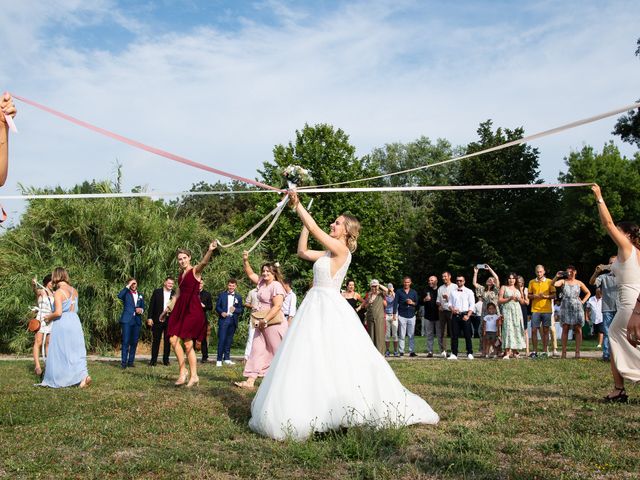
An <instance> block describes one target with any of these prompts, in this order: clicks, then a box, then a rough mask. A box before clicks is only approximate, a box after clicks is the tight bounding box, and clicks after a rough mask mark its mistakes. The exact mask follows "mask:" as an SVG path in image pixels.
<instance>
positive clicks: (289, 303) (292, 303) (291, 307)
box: [282, 278, 298, 324]
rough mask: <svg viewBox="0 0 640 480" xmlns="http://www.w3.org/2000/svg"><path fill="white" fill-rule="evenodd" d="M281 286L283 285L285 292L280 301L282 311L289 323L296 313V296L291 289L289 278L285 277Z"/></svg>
mask: <svg viewBox="0 0 640 480" xmlns="http://www.w3.org/2000/svg"><path fill="white" fill-rule="evenodd" d="M282 286H283V287H284V291H285V292H287V295H286V296H285V297H284V301H283V302H282V313H283V314H284V318H286V319H287V321H288V322H289V324H291V320H293V317H295V315H296V311H297V303H298V297H297V296H296V292H294V291H293V290H292V289H291V280H290V279H289V278H285V279H284V280H283V281H282Z"/></svg>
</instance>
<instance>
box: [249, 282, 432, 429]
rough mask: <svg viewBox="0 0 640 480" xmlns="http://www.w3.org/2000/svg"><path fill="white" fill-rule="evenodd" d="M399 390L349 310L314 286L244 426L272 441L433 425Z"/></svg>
mask: <svg viewBox="0 0 640 480" xmlns="http://www.w3.org/2000/svg"><path fill="white" fill-rule="evenodd" d="M438 420H439V417H438V415H437V414H436V413H435V412H434V411H433V410H432V409H431V407H430V406H429V405H428V404H427V402H425V401H424V400H423V399H422V398H420V397H419V396H417V395H415V394H413V393H411V392H410V391H408V390H407V389H406V388H404V387H403V386H402V384H401V383H400V381H399V380H398V378H397V377H396V375H395V373H394V372H393V370H392V369H391V367H390V366H389V364H388V363H387V361H386V360H385V358H384V357H383V356H382V355H381V354H380V353H379V352H378V350H376V348H375V346H374V345H373V343H372V342H371V339H370V338H369V336H368V335H367V332H366V331H365V330H364V329H363V328H362V324H361V323H360V319H359V318H358V316H357V314H356V313H355V312H354V310H353V308H352V307H351V306H350V305H349V304H348V303H347V302H346V300H345V299H344V298H342V296H341V295H340V294H339V293H338V292H337V291H336V290H334V289H330V288H320V287H314V288H312V289H311V290H310V291H309V292H308V294H307V296H306V297H305V299H304V301H303V302H302V305H301V306H300V308H299V309H298V312H297V314H296V316H295V318H294V320H293V322H292V324H291V326H290V327H289V331H288V332H287V334H286V336H285V338H284V340H283V342H282V344H281V345H280V347H279V349H278V351H277V353H276V355H275V357H274V359H273V361H272V363H271V367H270V369H269V371H268V372H267V375H266V376H265V378H264V380H263V382H262V384H261V385H260V388H259V390H258V392H257V394H256V396H255V398H254V400H253V403H252V405H251V420H250V421H249V427H250V428H251V429H252V430H253V431H255V432H257V433H259V434H261V435H265V436H268V437H271V438H274V439H278V440H282V439H285V438H292V439H295V440H304V439H305V438H307V437H308V436H309V435H311V434H312V433H313V432H325V431H328V430H333V429H337V428H340V427H350V426H354V425H362V424H367V425H371V426H374V427H377V426H380V427H382V426H391V425H395V426H400V425H410V424H416V423H427V424H436V423H438Z"/></svg>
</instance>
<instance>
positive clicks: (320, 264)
mask: <svg viewBox="0 0 640 480" xmlns="http://www.w3.org/2000/svg"><path fill="white" fill-rule="evenodd" d="M350 264H351V252H349V253H348V255H347V259H346V260H345V262H344V264H343V265H342V266H341V267H340V268H339V269H338V271H337V272H336V274H335V275H334V276H333V277H331V252H325V254H324V256H322V257H320V258H319V259H318V260H316V261H315V263H314V264H313V286H314V287H319V288H330V289H332V290H336V291H338V292H339V291H340V287H341V286H342V282H343V281H344V277H345V276H346V275H347V270H348V269H349V265H350Z"/></svg>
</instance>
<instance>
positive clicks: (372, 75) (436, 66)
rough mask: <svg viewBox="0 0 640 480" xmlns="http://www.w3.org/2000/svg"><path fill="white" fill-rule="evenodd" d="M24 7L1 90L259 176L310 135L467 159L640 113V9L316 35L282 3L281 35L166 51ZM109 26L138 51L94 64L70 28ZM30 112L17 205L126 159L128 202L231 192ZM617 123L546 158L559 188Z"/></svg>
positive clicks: (82, 10)
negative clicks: (139, 196)
mask: <svg viewBox="0 0 640 480" xmlns="http://www.w3.org/2000/svg"><path fill="white" fill-rule="evenodd" d="M11 5H12V6H11V8H10V11H9V15H7V17H10V18H11V22H9V23H8V20H7V18H5V19H3V20H0V31H2V32H3V33H0V41H5V42H8V43H5V44H8V45H10V47H11V48H10V50H11V55H10V56H9V58H13V59H20V62H19V63H18V65H19V66H18V67H17V70H15V71H9V73H7V70H6V68H5V69H2V70H4V72H0V83H2V84H9V86H10V88H12V89H13V90H14V91H15V92H16V93H19V94H22V95H24V96H26V97H30V98H32V99H34V100H36V101H40V102H41V103H45V104H48V105H50V106H52V107H54V108H58V109H60V110H62V111H64V112H66V113H69V114H71V115H74V116H77V117H79V118H82V119H84V120H87V121H89V122H93V123H95V124H97V125H99V126H102V127H105V128H111V129H113V130H115V131H116V132H118V133H121V134H123V135H126V136H130V137H133V138H135V139H138V140H140V141H142V142H146V143H149V144H151V145H154V146H157V147H159V148H164V149H166V150H169V151H172V152H174V153H177V154H180V155H184V156H187V157H189V158H192V159H193V160H196V161H200V162H203V163H208V164H210V165H213V166H216V167H218V168H221V169H227V170H229V171H232V172H234V173H237V174H240V175H245V176H249V177H253V176H255V170H256V168H258V167H259V166H260V165H261V162H262V161H264V160H268V159H270V158H271V149H272V147H273V145H274V144H278V143H284V142H287V141H288V140H289V139H291V138H292V137H293V134H294V130H295V129H297V128H301V127H302V126H303V124H304V123H305V122H309V123H311V124H313V123H318V122H328V123H331V124H333V125H335V126H336V127H340V128H343V129H344V130H345V131H346V132H347V133H348V134H350V135H351V139H352V141H353V142H354V144H355V145H356V146H357V148H358V153H359V154H361V155H362V154H365V153H368V152H369V151H370V150H371V149H372V148H374V147H377V146H382V145H383V144H385V143H388V142H394V141H405V142H406V141H411V140H413V139H415V138H417V137H419V136H420V135H427V136H429V137H431V138H433V139H435V138H437V137H444V138H447V139H449V140H451V141H452V142H453V143H454V144H464V143H467V142H469V141H472V140H474V139H475V130H476V128H477V126H478V123H479V122H481V121H484V120H486V119H487V118H492V119H494V121H495V124H496V125H499V126H506V127H516V126H520V125H523V126H524V127H525V129H526V132H527V133H533V132H535V131H539V130H543V129H546V128H550V127H553V126H556V125H558V124H561V123H565V122H568V121H571V120H575V119H577V118H581V117H585V116H589V115H592V114H595V113H599V112H602V111H606V110H609V109H611V108H614V107H617V106H620V105H624V104H627V103H630V102H631V101H633V100H634V99H636V98H637V97H638V96H639V93H638V85H639V84H640V82H638V80H639V79H640V61H638V59H637V58H635V57H634V56H633V51H634V45H635V40H636V38H637V28H636V22H635V19H637V18H638V15H637V14H638V13H640V6H638V5H636V4H634V3H628V2H610V3H609V5H608V6H607V7H606V8H605V7H602V8H600V7H598V4H597V3H594V4H592V5H591V7H588V8H587V7H584V8H575V7H576V6H575V5H571V4H566V5H565V6H559V5H558V4H556V3H552V4H548V3H544V2H542V3H534V4H531V6H530V12H531V18H532V19H538V20H532V21H531V22H523V21H522V20H518V21H516V20H513V21H510V20H509V18H508V16H507V17H504V18H502V20H495V21H491V22H489V21H487V20H486V18H488V16H487V15H485V16H482V17H478V18H479V23H478V24H477V25H467V24H460V23H458V22H455V21H454V19H452V18H451V17H447V16H446V15H444V14H443V12H439V11H437V10H436V9H434V7H432V6H431V7H429V6H428V7H425V8H420V7H419V6H415V5H414V6H412V7H411V10H410V12H409V14H406V12H404V10H403V8H404V6H405V4H403V5H401V6H397V5H395V4H392V3H389V2H380V3H377V4H373V6H371V4H370V3H369V2H365V3H354V4H350V5H347V6H345V7H340V8H338V9H336V10H334V11H333V12H329V13H328V14H325V15H323V16H318V17H317V18H316V17H315V16H314V15H313V14H312V12H311V13H310V12H308V11H306V10H304V9H301V8H297V9H296V8H293V7H291V6H290V5H289V4H286V3H282V2H274V1H268V2H262V3H261V4H260V8H271V9H272V10H273V12H274V15H276V16H277V17H278V20H279V21H278V22H276V24H275V26H268V25H265V24H262V23H260V22H259V21H257V20H253V21H246V22H244V23H243V26H242V28H240V29H239V30H238V31H234V32H229V31H221V30H219V29H216V28H213V27H203V26H194V27H193V28H190V29H187V30H183V31H174V32H170V33H162V34H154V30H153V26H152V25H150V24H148V23H144V22H143V21H142V20H141V19H140V18H130V17H129V16H127V15H126V14H125V13H123V10H121V9H118V8H117V6H116V4H115V3H114V2H109V1H106V0H104V1H98V0H96V1H93V2H80V1H77V2H75V1H70V0H69V1H65V2H58V3H57V4H56V6H55V7H51V6H48V4H45V3H44V2H28V3H27V6H24V4H23V2H15V3H12V4H11ZM416 5H420V4H416ZM580 5H582V4H580ZM489 16H490V15H489ZM541 18H543V20H540V19H541ZM109 22H112V23H115V24H117V25H118V26H120V27H121V28H125V29H127V30H128V31H129V32H131V33H132V34H133V35H134V36H133V38H134V39H133V41H131V42H130V43H128V44H126V45H124V48H122V49H115V50H108V49H106V48H104V49H102V48H101V49H98V50H95V49H88V48H86V46H85V45H83V44H82V42H81V41H80V42H78V38H77V37H74V36H70V33H69V31H67V30H66V29H65V28H66V27H63V26H61V25H62V24H65V25H75V26H79V25H81V26H82V27H83V28H91V26H92V25H99V24H102V25H104V24H105V23H109ZM535 22H537V23H535ZM54 27H55V28H54ZM43 32H53V33H52V35H53V37H51V38H47V37H43V35H44V34H43ZM74 41H76V42H78V43H73V42H74ZM19 107H20V115H19V117H18V119H17V122H18V126H19V128H20V129H21V133H20V135H19V136H16V137H15V138H12V152H11V170H10V178H9V183H8V186H9V188H8V189H7V188H5V189H4V192H7V191H8V190H9V191H10V190H11V189H12V186H13V187H15V185H16V184H17V182H22V183H24V184H28V185H52V184H58V183H60V184H62V185H64V186H70V185H72V184H74V183H76V182H79V181H82V180H85V179H91V178H105V177H107V176H110V175H111V173H112V170H113V161H114V159H115V158H118V159H120V161H122V163H123V164H124V168H125V181H126V187H128V188H129V187H131V186H133V185H138V184H148V185H149V186H150V187H151V188H153V189H158V190H164V191H166V190H182V189H187V188H189V186H190V185H191V184H192V183H194V182H196V181H198V180H201V179H204V180H207V181H214V180H216V178H215V177H214V176H212V175H210V174H207V173H205V172H201V171H198V170H193V169H190V168H188V167H185V166H182V165H178V164H174V163H173V162H170V161H168V160H164V159H161V158H157V157H154V156H152V155H150V154H148V153H144V152H140V151H136V150H133V149H132V148H130V147H128V146H125V145H122V144H116V143H114V142H113V141H111V140H108V139H104V138H101V137H99V136H98V135H96V134H93V133H89V132H85V131H82V130H81V129H79V128H77V127H74V126H70V125H67V124H65V123H63V122H62V121H60V120H57V119H53V118H51V117H49V116H48V115H46V114H44V113H41V112H38V111H36V110H34V109H32V108H31V107H27V106H25V105H19ZM613 123H614V120H613V119H612V120H610V121H604V122H601V123H599V124H597V125H594V126H590V127H585V128H581V129H579V130H575V131H572V132H570V133H567V134H563V135H562V136H558V137H555V138H553V139H549V140H544V141H541V142H540V143H538V144H536V146H539V147H540V149H541V152H542V171H543V174H544V176H545V177H546V178H547V179H548V180H554V179H555V177H556V175H557V172H558V171H559V170H560V169H561V167H562V165H561V159H562V156H564V155H566V154H568V152H569V150H570V149H571V148H580V147H581V146H582V144H583V143H584V142H586V143H590V144H593V145H594V146H595V147H597V148H599V147H600V146H601V145H602V144H603V143H604V142H605V141H607V140H608V139H609V138H611V137H610V135H609V132H610V131H611V129H612V126H613ZM7 193H9V192H7Z"/></svg>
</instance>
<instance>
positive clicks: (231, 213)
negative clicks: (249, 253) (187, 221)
mask: <svg viewBox="0 0 640 480" xmlns="http://www.w3.org/2000/svg"><path fill="white" fill-rule="evenodd" d="M238 190H242V191H247V190H257V189H256V188H255V187H251V186H249V185H246V184H244V183H240V182H236V181H233V182H231V183H226V182H219V181H218V182H216V183H206V182H202V181H201V182H198V183H195V184H193V186H192V187H191V189H190V191H191V192H196V193H200V192H233V191H238ZM258 200H259V196H258V195H253V194H247V193H226V194H220V195H187V196H185V197H183V198H182V199H181V200H180V201H179V202H177V204H176V205H177V208H178V214H179V215H183V216H194V217H197V218H200V219H201V220H202V221H203V222H204V224H205V225H207V226H208V227H209V228H210V229H212V230H222V232H223V234H226V233H228V234H230V235H231V236H233V234H234V233H235V230H236V229H237V227H238V226H237V225H234V224H233V222H234V220H236V219H237V216H238V214H241V213H244V212H246V211H248V210H251V209H252V208H253V207H254V205H255V204H256V203H257V202H258Z"/></svg>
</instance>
